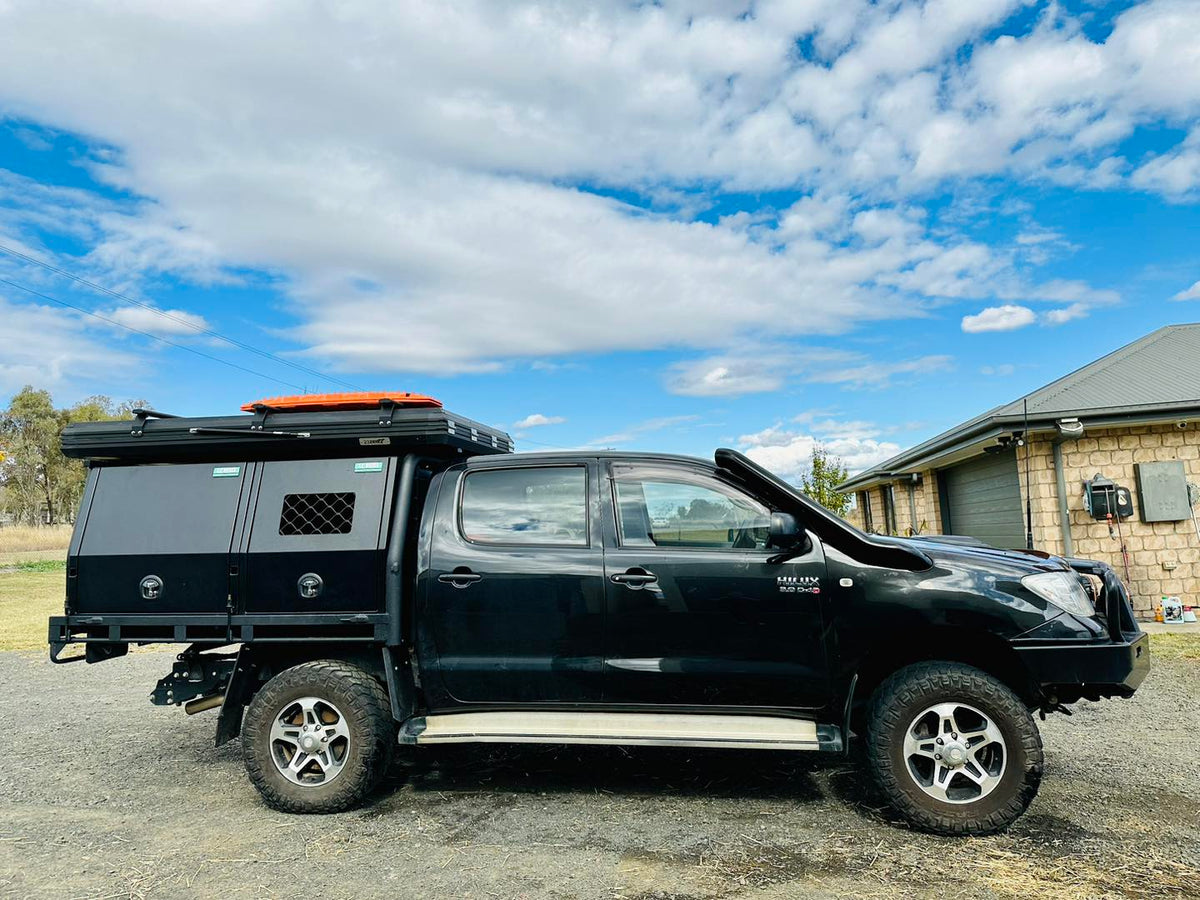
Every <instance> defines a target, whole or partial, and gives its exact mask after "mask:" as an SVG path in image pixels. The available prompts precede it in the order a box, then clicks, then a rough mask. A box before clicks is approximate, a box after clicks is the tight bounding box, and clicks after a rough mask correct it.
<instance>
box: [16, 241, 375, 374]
mask: <svg viewBox="0 0 1200 900" xmlns="http://www.w3.org/2000/svg"><path fill="white" fill-rule="evenodd" d="M0 252H3V253H7V254H8V255H9V256H14V257H16V258H17V259H20V260H23V261H24V262H27V263H30V264H32V265H35V266H41V267H42V268H43V269H46V270H47V271H50V272H53V273H54V274H55V275H61V276H62V277H63V278H69V279H70V280H71V281H74V282H77V283H78V284H82V285H85V286H87V287H89V288H91V289H92V290H93V291H97V292H98V293H101V294H105V295H107V296H109V297H112V298H114V299H116V300H120V301H121V302H122V303H129V304H132V305H133V306H137V307H140V308H141V309H144V310H147V311H148V312H152V313H154V314H155V315H156V316H162V317H163V318H164V319H170V320H171V321H172V322H176V323H178V324H180V325H183V326H184V327H185V328H190V329H192V330H193V331H195V332H196V333H197V334H206V335H208V336H209V337H215V338H217V339H218V340H222V341H224V342H225V343H227V344H232V345H233V346H235V347H239V348H241V349H242V350H245V351H247V352H249V353H254V354H256V355H257V356H261V357H263V358H264V359H269V360H271V361H272V362H277V363H279V364H280V365H284V366H291V367H292V368H293V369H296V370H298V371H300V372H304V373H306V374H308V375H314V376H316V377H317V378H321V379H323V380H325V381H331V382H333V383H334V384H340V385H341V386H342V387H348V388H353V389H354V390H356V391H361V390H366V389H365V388H364V387H362V385H358V384H352V383H351V382H349V381H343V380H342V379H340V378H334V377H333V376H332V375H329V374H327V373H325V372H322V371H320V370H319V369H311V368H309V367H308V366H305V365H303V364H301V363H298V362H293V361H292V360H290V359H284V358H283V357H280V356H276V355H275V354H274V353H271V352H270V351H268V350H263V349H262V348H260V347H255V346H254V345H253V344H247V343H244V342H243V341H239V340H237V339H235V338H231V337H228V336H227V335H224V334H221V333H220V332H219V331H214V330H213V329H211V328H205V327H203V326H201V325H197V324H196V323H195V322H189V321H188V320H187V319H185V318H183V317H182V316H176V315H172V314H171V313H170V312H168V311H167V310H164V309H159V308H158V307H157V306H151V305H150V304H149V303H143V302H141V301H140V300H135V299H133V298H132V297H128V296H126V295H125V294H122V293H120V292H119V291H114V290H112V289H111V288H106V287H105V286H104V285H102V284H97V283H96V282H94V281H89V280H88V279H86V278H83V277H82V276H80V275H76V274H74V273H73V272H68V271H67V270H66V269H60V268H59V267H58V266H52V265H50V263H48V262H43V261H42V260H40V259H37V258H36V257H33V256H30V255H29V254H27V253H22V252H21V251H20V250H15V249H13V248H12V247H8V246H6V245H4V244H0ZM54 302H56V303H57V302H59V301H57V300H56V301H54ZM64 305H69V304H64ZM75 308H76V307H72V309H75ZM82 311H83V312H86V310H82ZM106 321H107V320H106ZM115 324H117V325H120V324H121V323H120V322H117V323H115ZM130 330H131V331H132V330H136V329H130ZM138 333H139V334H146V332H138ZM150 336H151V337H153V336H154V335H150ZM166 343H170V342H169V341H167V342H166ZM172 346H179V345H178V344H172ZM247 371H249V370H247ZM276 380H277V381H278V379H276ZM281 383H282V384H287V382H281Z"/></svg>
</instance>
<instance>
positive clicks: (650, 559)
mask: <svg viewBox="0 0 1200 900" xmlns="http://www.w3.org/2000/svg"><path fill="white" fill-rule="evenodd" d="M611 490H612V497H613V501H614V506H613V508H614V514H615V519H614V525H615V528H614V533H613V534H612V538H613V544H612V545H611V546H609V547H608V549H607V550H606V553H605V572H606V574H607V583H606V590H607V596H608V622H607V630H608V636H609V637H608V643H607V659H606V668H607V673H606V677H607V679H608V681H607V688H606V689H607V691H608V695H609V699H611V700H613V701H616V702H628V703H650V704H672V705H685V706H772V707H787V708H809V707H816V706H820V705H822V704H823V703H824V702H825V701H826V699H827V688H828V683H827V677H826V659H825V645H824V637H823V629H822V614H821V602H822V599H823V596H824V595H825V594H826V593H827V585H826V583H825V579H826V572H825V557H824V554H823V552H822V549H821V545H820V542H819V541H815V540H814V542H813V546H812V547H811V549H809V550H808V552H806V553H804V554H802V555H800V556H798V557H796V558H794V559H791V560H788V561H786V562H782V563H778V564H772V563H768V561H767V560H768V559H769V558H770V557H771V556H772V555H773V554H774V553H775V552H777V551H772V550H770V549H768V548H767V531H768V527H769V524H770V510H769V509H768V508H767V506H766V505H764V504H763V503H762V502H760V501H759V500H758V499H756V498H754V497H751V496H749V495H747V494H746V493H744V492H743V491H742V490H741V489H739V488H738V487H736V486H735V485H733V484H731V483H728V482H726V481H724V480H723V479H721V478H719V477H718V476H717V475H716V474H715V473H712V472H710V471H708V470H704V469H700V468H699V467H685V466H678V467H676V466H671V465H668V464H661V463H659V462H654V463H647V464H645V465H638V464H632V465H630V464H624V463H614V464H613V465H612V466H611Z"/></svg>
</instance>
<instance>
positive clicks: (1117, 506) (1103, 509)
mask: <svg viewBox="0 0 1200 900" xmlns="http://www.w3.org/2000/svg"><path fill="white" fill-rule="evenodd" d="M1083 508H1084V509H1086V510H1087V511H1088V513H1089V514H1090V515H1091V517H1092V518H1093V519H1107V518H1108V517H1109V516H1112V517H1113V518H1114V519H1128V518H1129V517H1130V516H1132V515H1133V496H1132V495H1131V494H1130V492H1129V488H1127V487H1121V485H1119V484H1117V483H1116V482H1115V481H1113V480H1112V479H1111V478H1105V477H1104V476H1103V475H1101V474H1100V473H1099V472H1097V473H1096V474H1095V475H1093V476H1092V480H1091V481H1085V482H1084V483H1083Z"/></svg>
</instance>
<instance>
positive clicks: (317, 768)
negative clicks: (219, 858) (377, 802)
mask: <svg viewBox="0 0 1200 900" xmlns="http://www.w3.org/2000/svg"><path fill="white" fill-rule="evenodd" d="M394 743H395V728H394V727H393V723H392V716H391V711H390V708H389V706H388V700H387V695H386V694H385V693H384V691H383V687H382V685H380V683H379V682H378V681H377V680H376V679H375V678H374V677H372V676H371V675H370V674H368V673H367V672H365V671H363V670H362V669H360V668H358V667H357V666H352V665H350V664H348V663H344V662H342V661H340V660H336V659H323V660H316V661H313V662H307V663H303V664H301V665H298V666H294V667H293V668H290V669H285V670H284V671H282V672H280V673H279V674H278V675H276V676H275V677H274V678H272V679H271V680H270V681H268V682H267V683H266V684H265V685H264V686H263V688H262V690H260V691H259V692H258V693H257V694H256V695H255V696H254V699H253V700H252V701H250V705H249V706H248V707H247V708H246V720H245V723H244V725H243V728H242V753H243V756H244V757H245V762H246V772H247V774H249V776H250V780H251V781H252V782H253V783H254V786H255V787H256V788H258V790H259V793H261V794H262V796H263V799H264V800H265V801H266V802H267V804H268V805H269V806H272V807H274V808H275V809H279V810H283V811H284V812H298V813H328V812H340V811H341V810H344V809H349V808H350V807H352V806H354V805H355V804H357V803H359V802H360V801H361V800H362V799H363V798H364V797H365V796H366V795H367V794H368V793H370V791H371V790H372V789H373V788H374V787H375V786H376V785H377V784H378V783H379V781H380V779H381V778H382V777H383V776H384V774H385V773H386V772H387V768H388V764H389V763H390V762H391V758H392V752H393V744H394Z"/></svg>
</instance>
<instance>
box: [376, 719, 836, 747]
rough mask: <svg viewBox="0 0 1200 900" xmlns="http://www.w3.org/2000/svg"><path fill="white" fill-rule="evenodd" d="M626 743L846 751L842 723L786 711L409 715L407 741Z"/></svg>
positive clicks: (404, 732)
mask: <svg viewBox="0 0 1200 900" xmlns="http://www.w3.org/2000/svg"><path fill="white" fill-rule="evenodd" d="M471 742H481V743H514V744H622V745H634V746H638V745H640V746H656V747H745V748H752V749H763V750H840V749H841V747H842V738H841V733H840V730H839V729H837V728H835V727H833V726H828V725H821V726H818V725H817V724H816V723H815V722H811V721H808V720H806V719H790V718H784V717H781V716H731V715H696V714H684V713H658V712H646V713H624V712H620V713H618V712H468V713H446V714H442V715H432V716H426V717H419V718H414V719H409V720H408V721H407V722H405V723H404V726H403V727H402V728H401V729H400V743H402V744H461V743H471Z"/></svg>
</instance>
